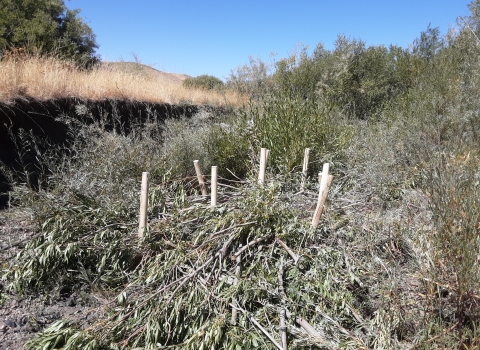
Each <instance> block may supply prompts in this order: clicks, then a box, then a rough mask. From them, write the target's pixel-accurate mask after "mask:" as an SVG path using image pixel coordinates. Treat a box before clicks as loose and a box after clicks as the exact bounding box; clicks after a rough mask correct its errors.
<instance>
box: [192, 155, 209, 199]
mask: <svg viewBox="0 0 480 350" xmlns="http://www.w3.org/2000/svg"><path fill="white" fill-rule="evenodd" d="M193 165H194V166H195V172H196V173H197V179H198V184H199V185H200V189H201V190H202V196H206V195H207V186H205V178H204V177H203V174H202V170H201V169H200V164H198V160H194V161H193Z"/></svg>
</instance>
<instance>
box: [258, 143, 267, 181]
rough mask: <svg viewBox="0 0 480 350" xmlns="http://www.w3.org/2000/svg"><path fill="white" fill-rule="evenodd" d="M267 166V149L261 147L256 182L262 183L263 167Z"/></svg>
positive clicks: (263, 177) (263, 178) (263, 176)
mask: <svg viewBox="0 0 480 350" xmlns="http://www.w3.org/2000/svg"><path fill="white" fill-rule="evenodd" d="M266 167H267V149H266V148H262V149H261V150H260V172H259V173H258V183H259V184H263V183H264V182H265V169H266Z"/></svg>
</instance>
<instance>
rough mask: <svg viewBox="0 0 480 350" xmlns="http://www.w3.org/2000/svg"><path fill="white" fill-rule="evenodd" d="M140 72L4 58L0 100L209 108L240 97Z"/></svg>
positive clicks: (119, 67) (122, 67) (236, 102)
mask: <svg viewBox="0 0 480 350" xmlns="http://www.w3.org/2000/svg"><path fill="white" fill-rule="evenodd" d="M136 65H137V66H138V67H142V66H143V65H141V64H136ZM143 67H146V66H143ZM146 68H148V67H146ZM140 71H141V72H143V73H142V74H139V70H138V69H137V70H135V69H133V70H132V69H125V65H124V64H101V65H99V66H98V67H96V68H94V69H92V70H79V69H77V68H75V66H74V65H73V64H70V63H68V62H65V61H61V60H59V59H56V58H52V57H41V56H20V57H8V58H6V59H3V60H2V61H0V101H1V102H4V103H8V102H11V101H13V100H14V99H16V98H22V97H27V98H34V99H38V100H48V99H58V98H66V97H77V98H81V99H87V100H104V99H122V100H133V101H143V102H151V103H170V104H178V103H189V104H197V105H199V104H209V105H214V106H223V105H237V106H238V105H241V104H242V103H243V101H244V99H243V97H242V96H240V95H238V94H236V93H234V92H233V91H228V90H226V91H222V92H217V91H205V90H194V89H187V88H184V87H183V86H182V80H181V79H178V78H177V79H175V78H172V75H169V74H166V73H162V72H158V71H156V70H154V69H143V70H141V69H140ZM153 73H158V74H153Z"/></svg>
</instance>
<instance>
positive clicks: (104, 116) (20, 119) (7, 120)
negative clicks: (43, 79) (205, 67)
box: [0, 98, 202, 208]
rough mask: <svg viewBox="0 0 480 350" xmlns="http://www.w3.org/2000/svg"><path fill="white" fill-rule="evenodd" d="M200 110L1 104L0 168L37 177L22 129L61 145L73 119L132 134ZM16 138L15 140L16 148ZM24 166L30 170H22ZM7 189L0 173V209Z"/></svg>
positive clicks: (129, 104)
mask: <svg viewBox="0 0 480 350" xmlns="http://www.w3.org/2000/svg"><path fill="white" fill-rule="evenodd" d="M200 108H202V107H200V106H195V105H170V104H152V103H144V102H137V101H121V100H102V101H91V100H81V99H78V98H62V99H56V100H48V101H38V100H31V99H18V100H15V101H12V102H10V103H8V104H7V103H0V165H1V166H2V167H3V168H5V167H6V168H9V169H15V170H17V171H19V170H27V171H28V172H30V173H31V174H32V175H33V178H35V171H36V169H35V166H34V159H35V150H34V148H33V147H23V146H26V145H22V142H21V137H19V135H20V134H21V130H24V131H25V132H27V133H29V134H30V133H31V134H32V135H34V136H35V137H36V138H38V139H40V140H47V141H48V143H49V144H52V145H61V144H64V143H66V142H67V141H68V139H69V134H70V133H69V131H70V130H71V128H70V125H69V123H72V120H73V121H75V120H78V121H79V122H82V123H87V124H88V123H93V122H95V121H102V125H104V126H105V128H106V129H107V130H113V129H115V130H116V131H117V132H124V133H129V132H130V130H131V129H132V127H134V126H135V125H139V124H143V123H145V122H163V121H164V120H165V119H167V118H179V117H191V116H192V115H194V114H195V113H197V112H198V110H199V109H200ZM66 117H68V118H66ZM71 118H73V119H71ZM12 135H13V137H12ZM13 139H16V141H17V145H16V144H15V142H14V140H13ZM19 147H20V148H22V147H23V148H22V151H21V152H26V153H25V154H24V155H23V156H24V157H23V159H22V160H20V158H19V149H18V148H19ZM24 167H26V168H27V169H22V168H24ZM8 188H9V183H8V179H7V176H6V175H5V172H4V171H0V208H1V207H4V206H5V205H6V203H7V200H8V196H7V194H6V193H7V192H8Z"/></svg>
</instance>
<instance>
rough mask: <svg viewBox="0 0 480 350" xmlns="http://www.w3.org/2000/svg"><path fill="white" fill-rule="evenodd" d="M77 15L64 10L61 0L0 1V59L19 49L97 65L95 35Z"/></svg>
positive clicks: (83, 63) (82, 63) (73, 11)
mask: <svg viewBox="0 0 480 350" xmlns="http://www.w3.org/2000/svg"><path fill="white" fill-rule="evenodd" d="M79 13H80V10H69V9H67V7H66V6H65V2H64V1H63V0H22V1H18V0H1V1H0V56H2V54H4V53H8V52H9V51H11V50H13V52H18V50H19V49H21V50H22V52H24V53H30V54H32V53H35V54H49V55H55V56H56V57H60V58H62V59H68V60H73V61H75V62H76V63H78V64H80V65H82V66H85V65H91V64H93V63H95V62H97V61H98V57H97V56H96V55H95V49H97V48H98V45H97V43H96V38H95V34H94V33H93V31H92V29H91V28H90V27H89V26H88V25H87V24H86V23H85V22H83V20H82V19H81V18H80V17H79V16H78V14H79ZM0 58H1V57H0Z"/></svg>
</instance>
